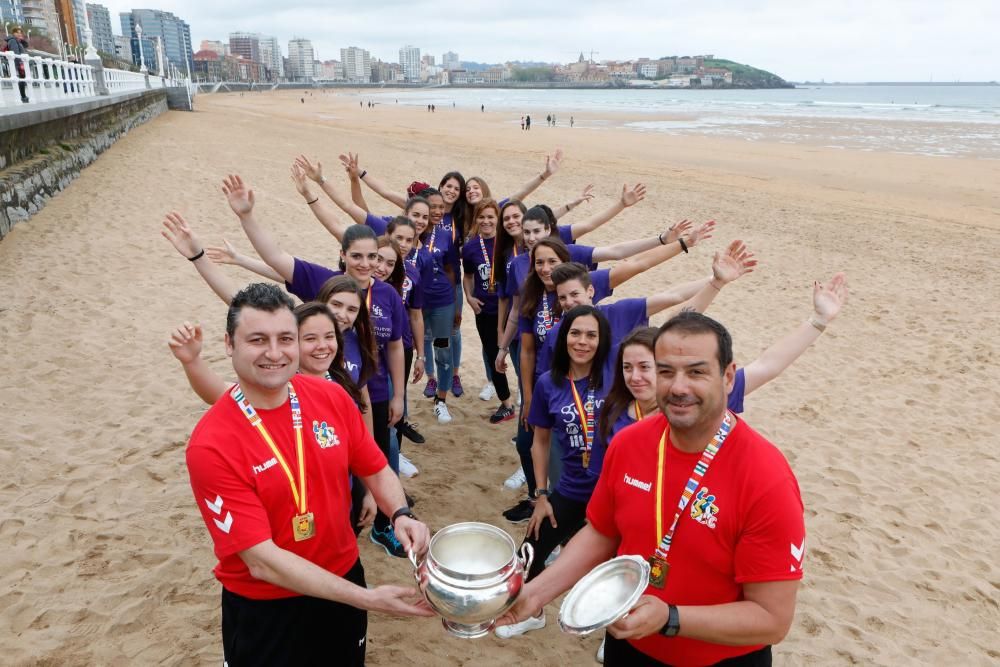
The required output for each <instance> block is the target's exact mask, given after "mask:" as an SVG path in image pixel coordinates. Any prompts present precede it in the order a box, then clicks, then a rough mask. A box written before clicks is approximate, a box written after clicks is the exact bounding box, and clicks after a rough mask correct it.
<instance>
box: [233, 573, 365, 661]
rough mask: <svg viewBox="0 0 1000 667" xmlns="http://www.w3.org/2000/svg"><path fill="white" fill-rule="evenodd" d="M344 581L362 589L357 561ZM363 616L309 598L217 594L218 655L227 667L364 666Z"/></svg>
mask: <svg viewBox="0 0 1000 667" xmlns="http://www.w3.org/2000/svg"><path fill="white" fill-rule="evenodd" d="M344 579H347V580H348V581H350V582H352V583H355V584H357V585H358V586H361V587H362V588H364V587H365V570H364V568H363V567H361V561H360V560H359V561H357V562H356V563H354V566H353V567H352V568H351V569H350V570H349V571H348V572H347V574H345V575H344ZM367 634H368V614H367V612H365V611H364V610H363V609H357V608H355V607H351V606H349V605H346V604H344V603H342V602H331V601H330V600H321V599H319V598H314V597H309V596H308V595H296V596H294V597H290V598H280V599H277V600H251V599H250V598H245V597H243V596H242V595H237V594H236V593H232V592H230V591H227V590H226V589H225V588H223V589H222V651H223V656H224V659H225V661H226V664H227V665H229V667H247V666H248V665H249V666H252V667H254V666H256V665H260V666H261V667H270V666H271V665H296V667H297V666H299V665H303V666H311V665H329V664H331V656H336V659H335V660H334V661H335V662H336V663H337V664H338V665H348V666H350V667H358V666H360V665H364V664H365V645H366V636H367Z"/></svg>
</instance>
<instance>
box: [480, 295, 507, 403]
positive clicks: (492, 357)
mask: <svg viewBox="0 0 1000 667" xmlns="http://www.w3.org/2000/svg"><path fill="white" fill-rule="evenodd" d="M498 317H499V315H497V313H479V314H478V315H476V331H478V332H479V340H480V341H481V342H482V344H483V355H485V359H484V361H487V360H488V363H487V364H486V365H487V366H488V367H489V369H490V377H489V378H487V379H488V380H489V381H490V382H492V383H493V388H494V389H496V390H497V398H499V399H500V400H501V401H506V400H508V399H510V387H509V386H508V385H507V374H506V373H501V372H500V371H498V370H497V369H496V358H497V354H498V353H499V352H500V347H499V343H498V342H497V319H498Z"/></svg>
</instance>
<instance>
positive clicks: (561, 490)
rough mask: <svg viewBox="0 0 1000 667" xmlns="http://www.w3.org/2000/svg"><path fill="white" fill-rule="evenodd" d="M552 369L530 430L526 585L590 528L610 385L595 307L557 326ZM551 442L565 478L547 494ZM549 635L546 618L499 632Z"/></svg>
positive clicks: (603, 328)
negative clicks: (596, 450)
mask: <svg viewBox="0 0 1000 667" xmlns="http://www.w3.org/2000/svg"><path fill="white" fill-rule="evenodd" d="M556 335H557V337H558V338H557V343H556V348H555V356H554V358H553V360H552V369H551V370H550V371H546V372H545V373H542V375H541V377H540V378H539V379H538V383H537V385H536V390H537V391H536V395H535V397H534V400H533V402H532V404H531V410H530V413H529V415H528V422H529V424H531V426H532V427H533V428H534V434H533V439H532V446H531V448H532V461H533V462H534V477H535V479H536V480H537V481H538V488H537V489H536V492H535V494H536V497H537V501H536V502H535V506H534V510H533V513H532V515H531V518H530V520H529V521H528V529H527V535H526V537H525V542H528V543H530V544H531V545H532V546H533V547H534V550H535V558H534V560H533V561H532V565H531V569H530V570H529V571H528V575H527V580H529V581H530V580H531V579H534V578H535V577H537V576H538V575H539V574H540V573H541V572H542V571H543V570H544V569H545V560H546V558H548V556H549V554H551V553H552V551H553V550H554V549H555V548H556V547H557V546H558V545H559V544H560V543H561V542H563V541H564V540H566V539H568V538H569V537H572V536H573V535H574V534H575V533H576V532H577V531H578V530H579V529H580V528H581V527H582V526H583V524H584V522H585V520H586V511H587V501H589V500H590V496H591V494H592V493H593V491H594V486H595V485H596V484H597V477H598V476H597V474H596V473H595V472H594V471H593V470H592V468H591V466H592V460H591V459H592V453H593V446H594V438H595V436H596V434H597V423H598V420H599V419H600V415H601V408H602V405H603V404H604V395H605V394H606V393H607V390H608V386H609V385H610V380H611V378H605V376H604V370H605V366H606V361H607V357H608V353H609V349H610V338H611V329H610V326H609V325H608V320H607V318H605V317H604V315H603V314H602V313H601V312H600V311H599V310H597V309H596V308H594V307H593V306H578V307H576V308H574V309H572V310H571V311H569V312H568V313H566V316H565V318H564V319H563V321H562V322H561V324H560V325H559V329H558V332H557V334H556ZM550 436H554V438H555V440H556V441H557V442H558V443H559V449H560V450H561V459H562V474H561V475H560V476H559V480H558V482H555V480H553V482H554V486H553V487H550V486H549V480H550V477H549V448H550V446H551V445H550ZM542 627H545V614H544V611H543V612H542V613H541V614H540V615H539V616H538V617H533V618H529V619H527V620H525V621H522V622H520V623H515V624H513V625H509V626H504V627H501V628H497V631H496V634H497V636H498V637H500V638H501V639H508V638H510V637H513V636H515V635H519V634H522V633H524V632H527V631H529V630H536V629H538V628H542Z"/></svg>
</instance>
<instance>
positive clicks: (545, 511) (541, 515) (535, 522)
mask: <svg viewBox="0 0 1000 667" xmlns="http://www.w3.org/2000/svg"><path fill="white" fill-rule="evenodd" d="M546 519H548V520H549V523H550V524H552V527H553V528H558V527H559V526H558V524H557V523H556V513H555V511H554V510H553V509H552V503H550V502H549V499H548V498H546V497H545V496H539V498H538V500H536V501H535V511H534V512H532V513H531V518H530V519H528V530H527V533H526V534H527V535H531V536H532V537H534V538H535V540H537V539H538V531H539V530H541V528H542V522H543V521H545V520H546Z"/></svg>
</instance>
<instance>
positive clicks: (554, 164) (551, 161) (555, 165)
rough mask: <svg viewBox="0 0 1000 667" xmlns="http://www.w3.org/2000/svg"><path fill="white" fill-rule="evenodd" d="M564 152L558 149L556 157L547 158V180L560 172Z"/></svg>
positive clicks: (548, 156)
mask: <svg viewBox="0 0 1000 667" xmlns="http://www.w3.org/2000/svg"><path fill="white" fill-rule="evenodd" d="M562 159H563V150H562V149H561V148H557V149H556V152H555V154H554V155H546V156H545V178H548V177H549V176H552V175H553V174H555V173H556V172H557V171H559V166H560V165H561V164H562Z"/></svg>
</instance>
